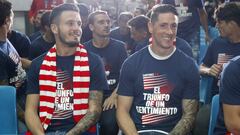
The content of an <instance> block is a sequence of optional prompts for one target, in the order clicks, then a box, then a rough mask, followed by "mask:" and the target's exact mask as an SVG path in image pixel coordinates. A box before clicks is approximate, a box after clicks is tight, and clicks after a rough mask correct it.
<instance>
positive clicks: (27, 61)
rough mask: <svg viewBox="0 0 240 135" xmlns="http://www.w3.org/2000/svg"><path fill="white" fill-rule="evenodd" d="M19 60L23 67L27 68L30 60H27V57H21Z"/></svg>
mask: <svg viewBox="0 0 240 135" xmlns="http://www.w3.org/2000/svg"><path fill="white" fill-rule="evenodd" d="M21 62H22V66H23V69H29V67H30V65H31V63H32V61H31V60H28V59H27V58H21Z"/></svg>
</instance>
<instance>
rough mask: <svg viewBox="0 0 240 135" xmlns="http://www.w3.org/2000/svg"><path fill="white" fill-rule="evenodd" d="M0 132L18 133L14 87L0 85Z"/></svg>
mask: <svg viewBox="0 0 240 135" xmlns="http://www.w3.org/2000/svg"><path fill="white" fill-rule="evenodd" d="M0 108H1V111H0V134H1V135H2V134H5V135H6V134H14V135H16V134H18V126H17V109H16V89H15V88H14V87H12V86H0Z"/></svg>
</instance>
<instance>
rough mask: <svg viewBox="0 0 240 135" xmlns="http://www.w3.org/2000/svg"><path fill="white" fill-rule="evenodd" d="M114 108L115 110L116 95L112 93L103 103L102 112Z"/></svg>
mask: <svg viewBox="0 0 240 135" xmlns="http://www.w3.org/2000/svg"><path fill="white" fill-rule="evenodd" d="M114 106H115V108H117V94H114V93H112V95H111V96H110V97H108V98H107V99H105V101H104V103H103V111H106V110H108V109H112V108H113V107H114Z"/></svg>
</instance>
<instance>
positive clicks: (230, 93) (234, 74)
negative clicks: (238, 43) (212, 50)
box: [214, 56, 240, 135]
mask: <svg viewBox="0 0 240 135" xmlns="http://www.w3.org/2000/svg"><path fill="white" fill-rule="evenodd" d="M239 99H240V56H237V57H235V58H233V59H232V60H230V62H229V63H228V65H226V67H225V68H224V70H223V74H222V77H221V85H220V110H219V114H218V119H217V124H216V127H215V129H214V134H215V135H223V134H226V131H227V130H226V127H225V124H224V115H223V106H222V104H229V105H238V106H239V105H240V100H239Z"/></svg>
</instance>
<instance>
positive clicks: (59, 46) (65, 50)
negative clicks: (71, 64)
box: [56, 41, 77, 56]
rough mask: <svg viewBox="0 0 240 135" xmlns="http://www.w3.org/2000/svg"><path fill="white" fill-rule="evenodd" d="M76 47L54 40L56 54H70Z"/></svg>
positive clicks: (72, 53) (73, 52)
mask: <svg viewBox="0 0 240 135" xmlns="http://www.w3.org/2000/svg"><path fill="white" fill-rule="evenodd" d="M76 48H77V47H69V46H68V45H65V44H63V43H62V42H59V41H56V50H57V55H58V56H71V55H74V54H75V52H76Z"/></svg>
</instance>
